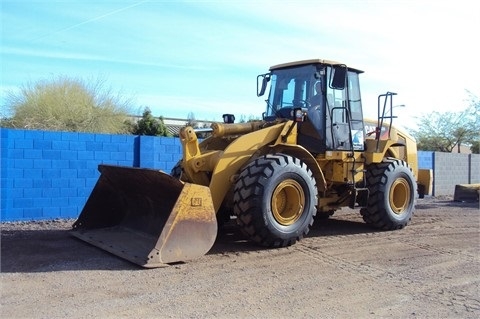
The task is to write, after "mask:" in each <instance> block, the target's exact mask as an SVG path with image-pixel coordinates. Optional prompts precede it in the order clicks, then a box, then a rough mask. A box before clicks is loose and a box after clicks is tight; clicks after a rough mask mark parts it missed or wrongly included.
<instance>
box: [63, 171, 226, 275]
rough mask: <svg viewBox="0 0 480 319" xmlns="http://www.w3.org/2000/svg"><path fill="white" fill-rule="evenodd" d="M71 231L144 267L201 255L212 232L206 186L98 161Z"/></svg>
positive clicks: (210, 242)
mask: <svg viewBox="0 0 480 319" xmlns="http://www.w3.org/2000/svg"><path fill="white" fill-rule="evenodd" d="M98 169H99V171H100V173H101V175H100V178H99V180H98V181H97V184H96V185H95V187H94V189H93V191H92V193H91V195H90V197H89V198H88V200H87V203H86V204H85V207H84V208H83V210H82V212H81V213H80V216H79V218H78V219H77V221H75V223H74V224H73V229H72V231H71V234H72V235H73V236H75V237H77V238H79V239H81V240H83V241H86V242H88V243H90V244H92V245H94V246H97V247H99V248H102V249H104V250H106V251H108V252H110V253H112V254H114V255H117V256H119V257H122V258H124V259H127V260H129V261H131V262H133V263H135V264H138V265H140V266H143V267H146V268H154V267H161V266H165V264H167V263H173V262H178V261H186V260H191V259H195V258H198V257H200V256H203V255H204V254H206V253H207V252H208V251H209V250H210V248H211V247H212V245H213V243H214V241H215V238H216V235H217V221H216V217H215V210H214V208H213V203H212V198H211V194H210V190H209V188H208V187H206V186H201V185H196V184H189V183H183V182H181V181H179V180H177V179H176V178H174V177H172V176H170V175H168V174H165V173H163V172H160V171H157V170H152V169H140V168H131V167H119V166H108V165H99V167H98Z"/></svg>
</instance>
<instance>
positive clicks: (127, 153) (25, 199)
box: [0, 128, 181, 221]
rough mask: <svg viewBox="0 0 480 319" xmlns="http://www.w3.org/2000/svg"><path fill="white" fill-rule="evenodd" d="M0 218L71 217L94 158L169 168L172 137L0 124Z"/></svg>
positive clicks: (90, 178)
mask: <svg viewBox="0 0 480 319" xmlns="http://www.w3.org/2000/svg"><path fill="white" fill-rule="evenodd" d="M0 131H1V149H0V152H1V153H0V157H1V172H0V183H1V184H0V201H1V215H0V218H1V220H2V221H19V220H40V219H54V218H76V217H77V216H78V215H79V213H80V212H81V210H82V208H83V206H84V205H85V202H86V200H87V198H88V196H89V195H90V193H91V191H92V189H93V187H94V186H95V183H96V181H97V179H98V177H99V176H100V173H99V172H98V170H97V167H98V165H99V164H112V165H121V166H129V167H142V168H154V169H160V170H164V171H166V172H170V170H171V169H172V167H173V166H174V165H175V164H176V163H177V161H178V160H179V159H180V158H181V144H180V141H179V139H178V138H173V137H152V136H133V135H110V134H88V133H71V132H50V131H34V130H15V129H3V128H2V129H0Z"/></svg>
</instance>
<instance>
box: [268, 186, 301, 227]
mask: <svg viewBox="0 0 480 319" xmlns="http://www.w3.org/2000/svg"><path fill="white" fill-rule="evenodd" d="M304 208H305V192H304V191H303V188H302V187H301V186H300V184H299V183H298V182H297V181H295V180H285V181H283V182H281V183H280V184H278V186H277V187H276V188H275V191H274V192H273V196H272V213H273V217H274V218H275V220H276V221H277V222H278V223H279V224H281V225H284V226H289V225H293V224H294V223H295V222H296V221H297V220H298V219H299V218H300V216H302V213H303V210H304Z"/></svg>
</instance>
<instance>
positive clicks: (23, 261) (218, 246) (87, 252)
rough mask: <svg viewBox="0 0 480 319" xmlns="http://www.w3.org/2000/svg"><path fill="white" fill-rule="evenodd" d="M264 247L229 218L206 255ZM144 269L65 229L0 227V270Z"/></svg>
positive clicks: (333, 224)
mask: <svg viewBox="0 0 480 319" xmlns="http://www.w3.org/2000/svg"><path fill="white" fill-rule="evenodd" d="M375 231H376V230H374V229H372V228H371V227H369V226H367V225H366V224H364V223H363V222H359V221H351V220H342V219H335V218H331V219H328V220H317V221H315V223H314V225H313V226H312V227H311V229H310V232H309V234H308V236H307V237H321V236H344V235H349V234H359V233H368V232H375ZM267 249H273V248H264V247H261V246H259V245H257V244H255V243H253V242H251V241H249V240H248V239H247V238H246V237H245V236H244V235H243V234H242V232H241V231H240V229H239V228H238V227H237V226H236V224H235V221H230V222H229V223H227V224H226V225H224V226H223V227H221V228H220V229H219V232H218V234H217V238H216V241H215V243H214V245H213V247H212V248H211V250H210V251H209V252H208V253H207V255H214V254H232V253H233V254H234V253H238V252H253V251H261V250H267ZM187 263H188V262H187ZM165 266H166V267H169V266H171V265H169V264H166V265H165ZM144 269H145V268H142V267H140V266H138V265H135V264H133V263H131V262H129V261H126V260H124V259H122V258H120V257H117V256H115V255H113V254H111V253H109V252H107V251H104V250H102V249H100V248H98V247H95V246H93V245H90V244H88V243H85V242H84V241H81V240H79V239H77V238H75V237H73V236H72V235H71V234H70V232H69V230H65V229H40V230H5V231H3V230H2V232H1V259H0V271H1V272H2V273H41V272H56V271H89V270H92V271H95V270H113V271H115V270H132V271H139V270H144Z"/></svg>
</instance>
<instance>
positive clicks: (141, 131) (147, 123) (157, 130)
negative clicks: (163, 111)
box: [132, 107, 170, 136]
mask: <svg viewBox="0 0 480 319" xmlns="http://www.w3.org/2000/svg"><path fill="white" fill-rule="evenodd" d="M132 133H133V134H135V135H151V136H170V134H169V133H168V130H167V126H166V125H165V123H164V122H163V117H162V116H161V117H159V119H158V120H157V119H156V118H155V117H153V115H152V112H151V111H150V109H149V108H148V107H147V108H145V110H144V111H143V115H142V118H141V119H140V120H139V121H138V122H137V123H136V125H134V128H133V130H132Z"/></svg>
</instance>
